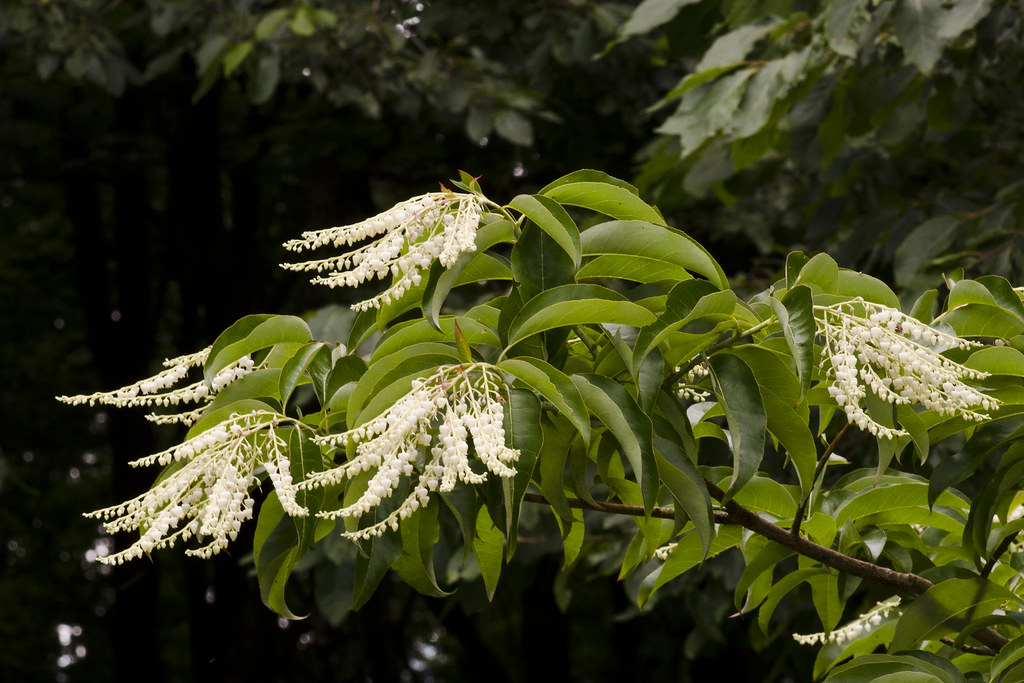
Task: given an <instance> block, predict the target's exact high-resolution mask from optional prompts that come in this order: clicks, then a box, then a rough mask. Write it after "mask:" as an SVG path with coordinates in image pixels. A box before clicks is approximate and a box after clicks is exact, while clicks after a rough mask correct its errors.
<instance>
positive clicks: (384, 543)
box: [352, 532, 402, 609]
mask: <svg viewBox="0 0 1024 683" xmlns="http://www.w3.org/2000/svg"><path fill="white" fill-rule="evenodd" d="M401 556H402V539H401V538H400V537H399V535H398V534H396V533H393V532H392V533H385V534H384V535H383V536H377V537H375V538H372V539H370V540H368V541H364V542H363V543H362V549H361V552H360V553H359V554H358V555H356V571H355V579H354V580H353V585H352V609H359V608H360V607H362V606H363V605H365V604H366V601H367V600H369V599H370V598H371V597H372V596H373V594H374V592H375V591H376V590H377V586H378V585H379V584H380V582H381V579H383V578H384V575H385V574H387V573H388V569H390V568H391V565H392V564H394V563H395V561H396V560H397V559H398V558H399V557H401Z"/></svg>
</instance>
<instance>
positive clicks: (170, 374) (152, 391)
mask: <svg viewBox="0 0 1024 683" xmlns="http://www.w3.org/2000/svg"><path fill="white" fill-rule="evenodd" d="M210 348H211V347H206V348H205V349H203V350H202V351H198V352H196V353H191V354H188V355H186V356H178V357H177V358H170V359H168V360H165V361H164V367H165V368H167V369H166V370H162V371H161V372H159V373H157V374H156V375H154V376H153V377H148V378H146V379H143V380H139V381H138V382H135V383H134V384H129V385H128V386H125V387H121V388H120V389H115V390H114V391H101V392H97V393H95V394H88V395H79V396H58V397H57V400H58V401H61V402H62V403H69V404H71V405H75V406H77V405H82V404H85V403H88V404H89V405H91V406H94V405H96V404H97V403H98V404H100V405H108V406H113V407H115V408H135V407H138V406H152V407H157V408H160V407H164V408H166V407H169V406H177V405H180V404H190V403H195V404H198V405H197V406H196V407H195V408H194V409H192V410H186V411H183V412H181V413H171V414H161V413H150V414H149V415H146V419H148V420H151V421H152V422H156V423H157V424H172V423H181V424H185V425H191V424H193V423H194V422H195V421H196V420H197V419H198V418H199V414H200V413H202V412H203V410H205V409H206V407H207V406H208V405H209V404H210V402H211V401H213V398H214V396H216V394H217V392H219V391H220V390H221V389H223V388H224V387H226V386H227V385H229V384H231V383H232V382H234V381H235V380H237V379H240V378H242V377H244V376H245V375H247V374H249V373H250V372H252V370H253V367H254V363H253V360H252V358H250V357H249V356H243V357H242V358H239V359H238V360H237V361H235V362H234V363H231V364H230V365H228V366H227V367H226V368H224V369H223V370H221V371H220V372H219V373H217V376H216V377H214V378H213V380H212V381H211V382H210V385H209V386H207V384H206V382H204V381H203V380H199V381H197V382H193V383H192V384H188V385H186V386H183V387H178V388H177V389H174V388H172V387H174V385H175V384H177V383H178V382H180V381H181V380H182V379H184V378H185V377H186V376H187V375H188V373H189V372H190V371H191V370H192V369H193V368H199V367H202V365H203V363H205V362H206V359H207V357H208V356H209V355H210Z"/></svg>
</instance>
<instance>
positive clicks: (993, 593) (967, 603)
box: [890, 578, 1021, 651]
mask: <svg viewBox="0 0 1024 683" xmlns="http://www.w3.org/2000/svg"><path fill="white" fill-rule="evenodd" d="M1006 602H1009V603H1011V604H1016V605H1019V604H1020V602H1021V601H1020V598H1019V597H1017V595H1016V594H1015V593H1013V592H1012V591H1009V590H1007V589H1005V588H1003V587H1002V586H1000V585H998V584H995V583H993V582H991V581H988V580H986V579H981V578H972V579H947V580H945V581H942V582H941V583H937V584H935V585H934V586H932V587H931V588H929V589H928V590H927V591H925V592H924V594H923V595H921V596H920V597H919V598H917V599H916V600H914V601H913V602H912V603H910V605H909V606H908V607H907V608H905V609H904V610H903V615H902V616H901V617H900V620H899V621H898V622H897V624H896V635H895V636H894V637H893V639H892V646H891V647H890V649H891V650H893V651H899V650H909V649H911V648H914V647H916V646H917V644H918V643H920V642H921V641H922V640H938V639H939V638H941V637H942V636H947V635H950V634H955V633H957V632H958V631H959V630H960V629H961V628H963V626H965V625H966V624H967V623H969V622H970V621H972V620H974V619H977V618H979V617H982V616H985V615H987V614H990V613H991V612H992V611H993V610H996V609H999V608H1000V607H1001V606H1002V605H1003V603H1006Z"/></svg>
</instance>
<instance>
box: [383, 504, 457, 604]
mask: <svg viewBox="0 0 1024 683" xmlns="http://www.w3.org/2000/svg"><path fill="white" fill-rule="evenodd" d="M438 509H439V508H438V506H437V505H427V506H426V507H421V508H419V509H417V510H416V511H415V512H414V513H412V514H411V515H409V516H408V517H406V518H405V519H403V520H402V523H401V525H399V532H400V534H401V537H402V554H401V555H399V557H398V558H397V559H396V560H395V562H394V564H393V565H392V568H393V569H394V570H395V572H396V573H397V574H398V575H399V576H400V577H402V580H403V581H405V582H406V583H407V584H409V585H410V586H412V587H413V588H415V589H416V590H417V591H419V592H420V593H422V594H423V595H429V596H431V597H435V598H442V597H444V596H446V595H450V593H449V592H448V591H445V590H444V589H442V588H441V587H440V586H439V585H437V578H436V576H435V573H434V548H435V547H436V546H437V541H438V539H439V538H440V531H441V527H440V524H439V523H438V520H437V512H438Z"/></svg>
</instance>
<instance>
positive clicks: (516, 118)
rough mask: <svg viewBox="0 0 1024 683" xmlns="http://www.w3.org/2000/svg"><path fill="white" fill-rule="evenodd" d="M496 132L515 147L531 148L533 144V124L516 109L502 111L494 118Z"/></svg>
mask: <svg viewBox="0 0 1024 683" xmlns="http://www.w3.org/2000/svg"><path fill="white" fill-rule="evenodd" d="M494 130H495V131H497V133H498V135H499V136H501V137H503V138H505V139H506V140H508V141H509V142H511V143H512V144H513V145H521V146H523V147H529V146H531V145H532V144H533V124H532V123H530V120H529V119H528V118H526V117H525V116H523V115H522V114H521V113H520V112H518V111H516V110H514V109H502V110H501V111H499V112H498V114H497V115H496V116H495V117H494Z"/></svg>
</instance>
